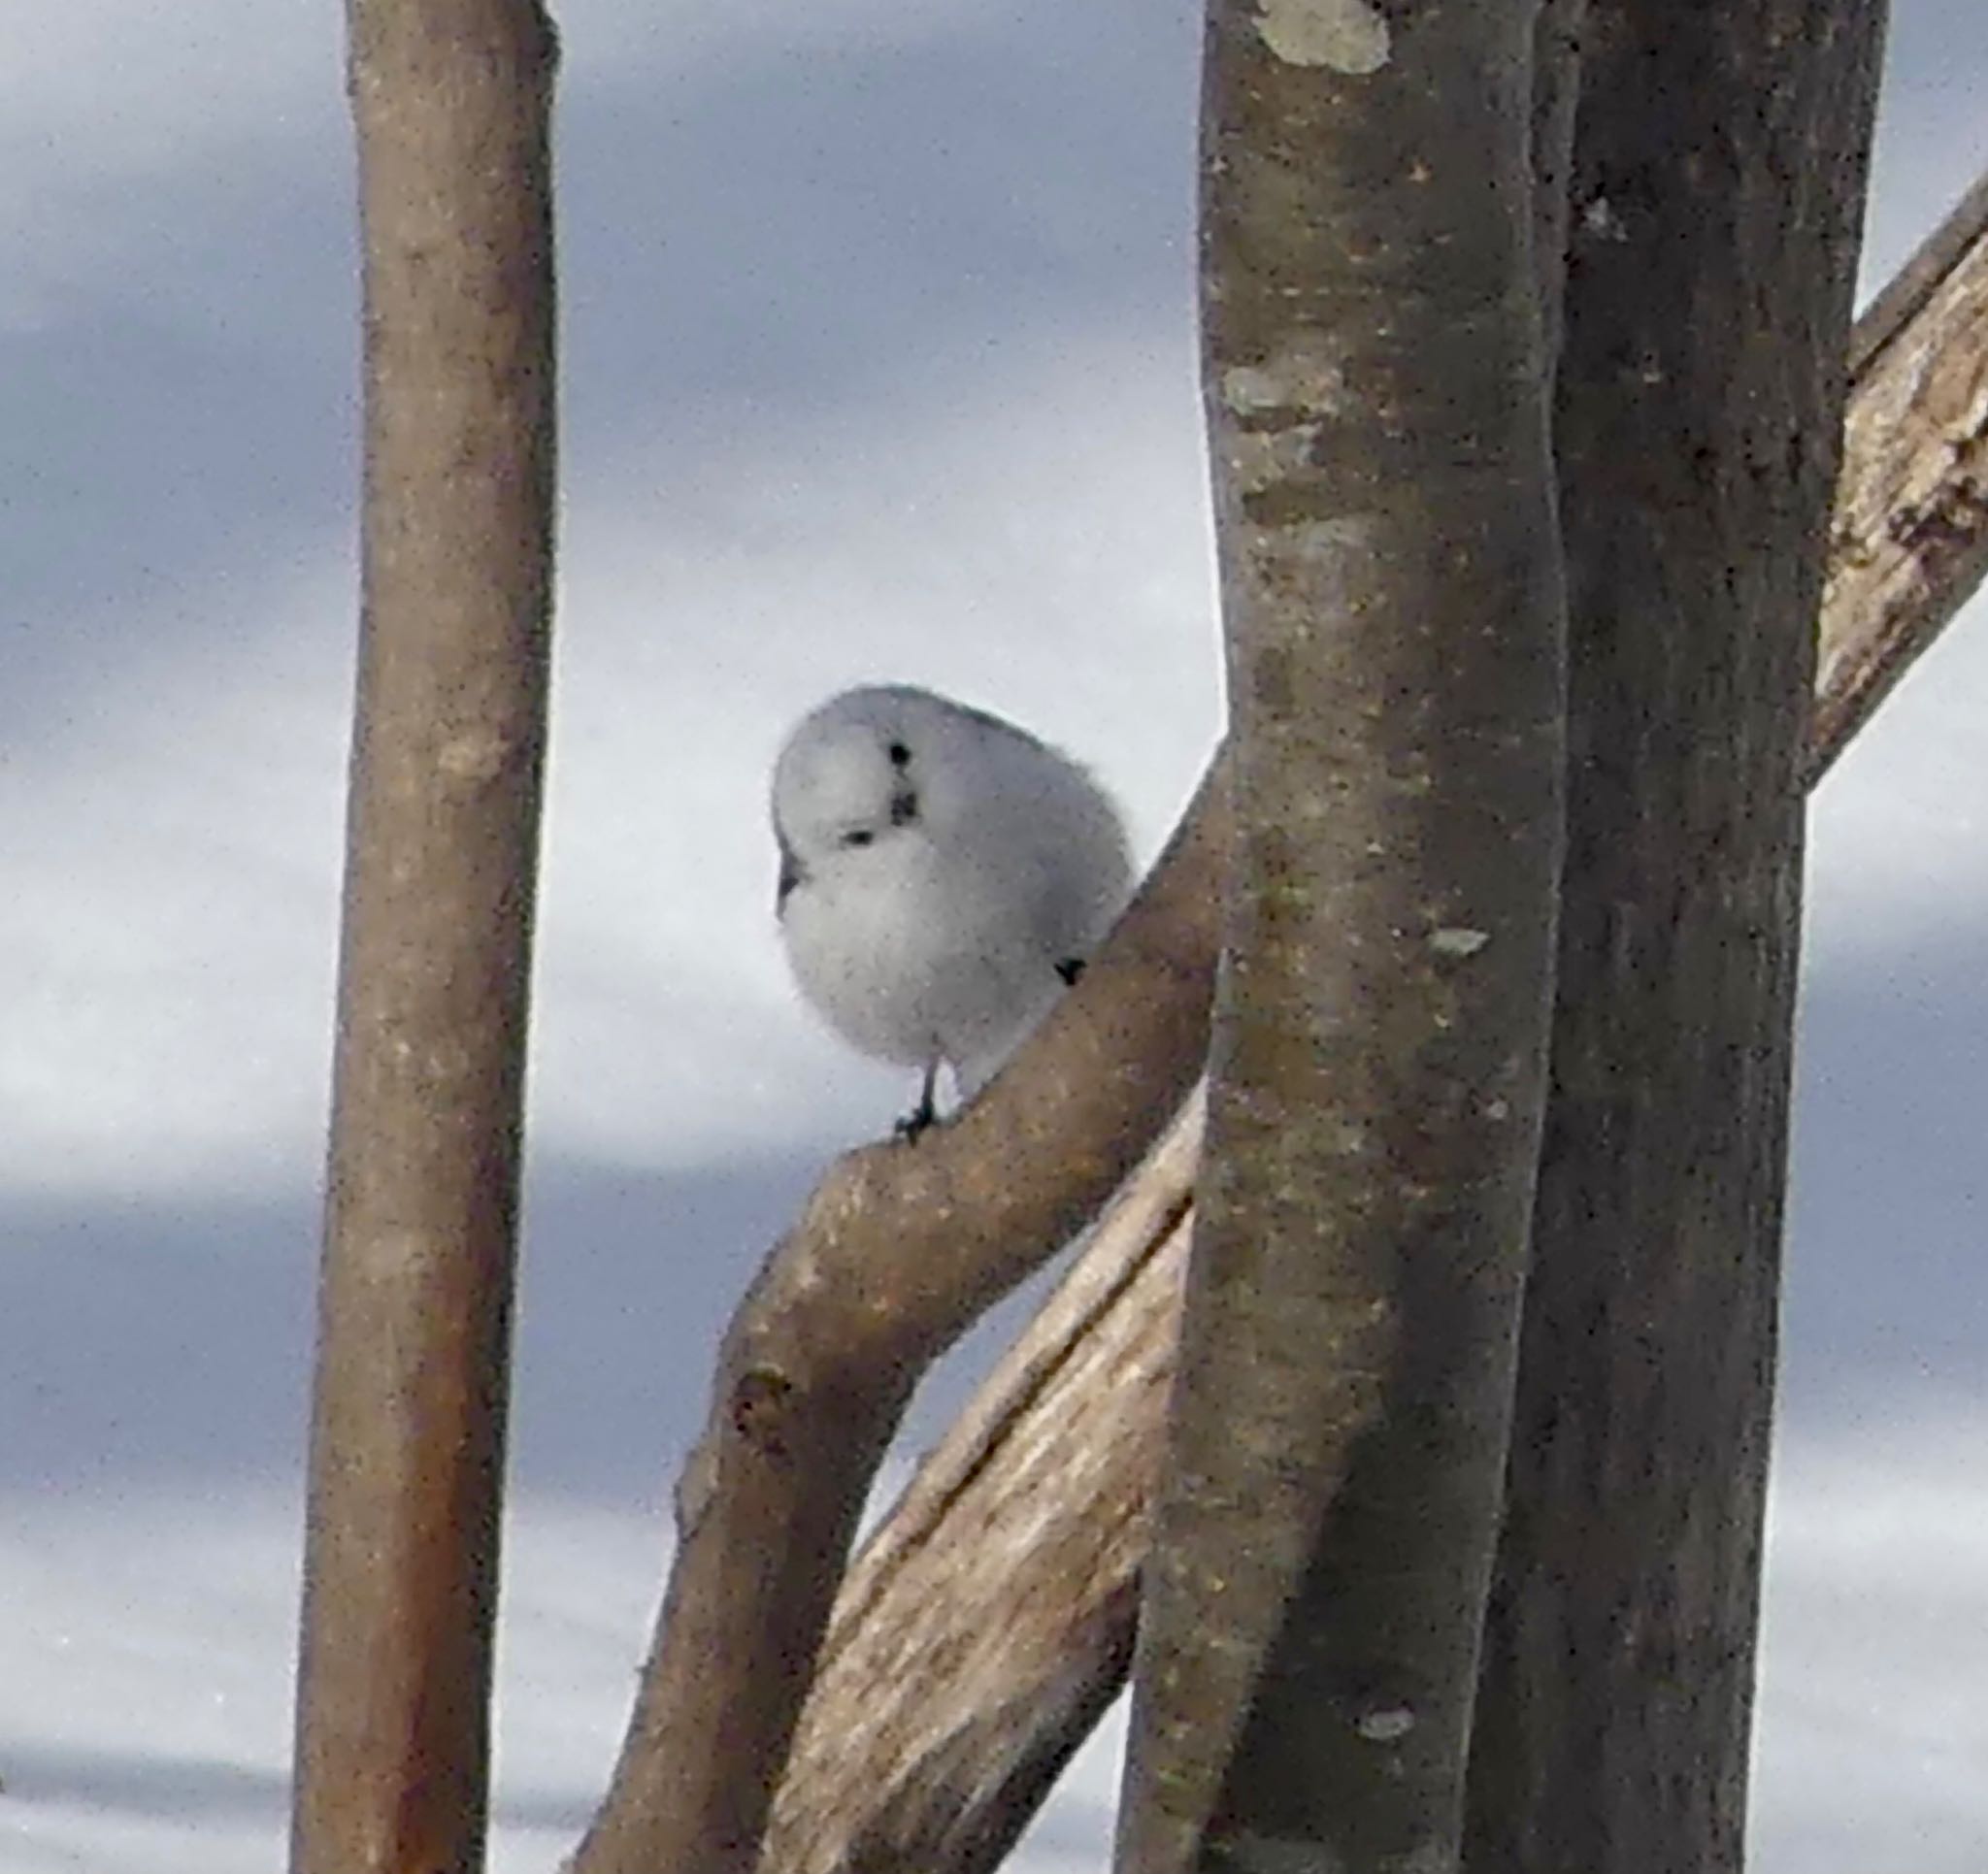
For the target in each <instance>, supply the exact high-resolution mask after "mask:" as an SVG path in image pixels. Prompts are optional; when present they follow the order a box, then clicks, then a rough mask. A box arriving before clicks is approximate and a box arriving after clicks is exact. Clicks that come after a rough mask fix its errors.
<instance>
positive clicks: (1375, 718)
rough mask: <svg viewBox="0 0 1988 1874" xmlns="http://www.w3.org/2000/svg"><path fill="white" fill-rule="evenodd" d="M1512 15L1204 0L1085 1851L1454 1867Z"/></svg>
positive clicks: (1544, 644) (1463, 1703)
mask: <svg viewBox="0 0 1988 1874" xmlns="http://www.w3.org/2000/svg"><path fill="white" fill-rule="evenodd" d="M1536 14H1537V9H1536V8H1535V7H1532V6H1512V5H1510V4H1508V0H1479V3H1475V4H1450V5H1445V6H1443V7H1441V8H1428V9H1422V10H1419V11H1416V12H1412V13H1408V14H1403V13H1401V12H1399V11H1395V12H1392V13H1391V14H1390V15H1389V16H1386V17H1383V16H1382V15H1381V14H1380V13H1379V12H1378V11H1376V10H1375V9H1374V8H1373V7H1372V6H1370V5H1368V4H1367V0H1346V3H1345V4H1342V5H1339V6H1333V7H1322V6H1318V5H1316V4H1311V3H1310V0H1287V3H1286V4H1276V0H1272V4H1268V5H1264V6H1258V5H1257V4H1256V0H1236V3H1235V4H1226V3H1224V4H1217V5H1214V6H1212V7H1211V8H1210V10H1209V39H1208V48H1207V68H1206V78H1205V86H1206V89H1205V93H1204V99H1203V116H1202V126H1203V171H1202V300H1203V331H1204V372H1205V389H1206V394H1207V403H1208V410H1209V438H1210V448H1211V453H1212V457H1213V470H1214V484H1215V508H1216V516H1217V542H1218V555H1219V559H1220V563H1221V569H1222V595H1223V611H1224V618H1225V627H1226V639H1227V644H1228V673H1229V697H1230V721H1231V742H1230V760H1231V773H1232V776H1233V782H1232V793H1233V797H1234V804H1235V805H1234V812H1235V823H1236V832H1235V838H1234V843H1233V846H1232V850H1231V857H1230V864H1229V868H1228V872H1227V878H1226V884H1225V895H1224V896H1225V904H1224V962H1223V968H1222V975H1221V980H1220V986H1219V989H1218V992H1217V997H1216V1003H1215V1015H1214V1031H1213V1048H1212V1053H1211V1056H1210V1064H1209V1084H1210V1091H1209V1148H1208V1153H1207V1157H1206V1161H1205V1168H1204V1173H1203V1177H1202V1181H1201V1186H1200V1190H1199V1195H1198V1199H1197V1218H1196V1224H1195V1237H1194V1248H1193V1253H1192V1256H1191V1258H1190V1263H1189V1273H1188V1283H1187V1299H1186V1312H1185V1317H1184V1323H1183V1328H1182V1340H1181V1354H1180V1364H1179V1370H1178V1373H1177V1375H1176V1382H1175V1387H1174V1392H1173V1397H1172V1405H1171V1416H1170V1431H1169V1453H1168V1459H1167V1464H1166V1468H1165V1471H1164V1474H1163V1477H1162V1481H1161V1485H1160V1490H1159V1496H1158V1500H1157V1504H1156V1510H1155V1522H1154V1535H1153V1548H1152V1554H1151V1558H1150V1561H1149V1563H1148V1567H1147V1572H1146V1578H1145V1583H1144V1591H1143V1603H1142V1615H1141V1630H1140V1638H1139V1657H1138V1662H1137V1666H1136V1671H1135V1679H1134V1695H1133V1720H1132V1736H1131V1745H1130V1754H1129V1758H1128V1764H1127V1772H1126V1781H1125V1793H1124V1799H1123V1803H1122V1805H1121V1811H1120V1817H1119V1828H1118V1847H1117V1859H1116V1865H1117V1866H1118V1868H1119V1869H1120V1870H1121V1874H1178V1871H1179V1870H1185V1869H1188V1868H1209V1869H1214V1868H1218V1867H1219V1868H1224V1869H1226V1868H1230V1867H1236V1866H1240V1867H1242V1868H1244V1869H1249V1868H1265V1869H1268V1868H1274V1867H1276V1868H1281V1867H1297V1866H1308V1867H1309V1866H1319V1867H1331V1868H1334V1869H1336V1870H1345V1874H1357V1871H1361V1870H1380V1869H1393V1868H1397V1867H1406V1866H1408V1865H1409V1864H1410V1863H1412V1864H1413V1865H1414V1866H1415V1867H1417V1868H1427V1869H1431V1870H1434V1869H1438V1868H1441V1867H1443V1866H1446V1865H1449V1864H1451V1862H1452V1860H1453V1858H1454V1855H1455V1850H1456V1838H1457V1829H1458V1825H1459V1822H1460V1817H1461V1810H1462V1797H1463V1774H1464V1758H1465V1746H1466V1740H1467V1735H1468V1728H1469V1717H1470V1711H1471V1705H1472V1694H1473V1689H1474V1679H1475V1663H1476V1651H1477V1634H1478V1628H1479V1625H1480V1622H1481V1619H1482V1611H1483V1597H1484V1593H1485V1588H1486V1583H1487V1580H1488V1576H1489V1571H1490V1564H1491V1557H1492V1552H1493V1547H1494V1542H1495V1533H1496V1527H1497V1518H1498V1504H1499V1492H1500V1486H1501V1483H1502V1478H1503V1471H1504V1463H1505V1437H1506V1430H1507V1423H1508V1412H1509V1405H1510V1387H1511V1370H1512V1368H1511V1363H1512V1357H1513V1352H1514V1342H1515V1332H1516V1324H1517V1309H1518V1299H1519V1294H1520V1290H1521V1287H1522V1283H1523V1274H1524V1264H1525V1253H1526V1237H1527V1223H1528V1216H1529V1212H1530V1208H1531V1202H1532V1192H1533V1174H1534V1166H1535V1162H1536V1156H1537V1149H1538V1143H1539V1121H1540V1114H1541V1105H1542V1102H1543V1100H1544V1094H1545V1076H1546V1068H1545V1047H1546V1036H1547V1028H1548V1017H1549V1012H1550V1008H1551V968H1552V957H1553V911H1554V901H1555V890H1556V881H1557V875H1558V864H1559V850H1560V818H1561V815H1560V777H1561V771H1562V763H1563V742H1562V707H1563V689H1562V665H1563V660H1562V640H1563V631H1564V619H1563V616H1562V609H1561V587H1560V572H1559V554H1558V548H1557V542H1556V539H1555V533H1554V524H1553V504H1552V479H1551V466H1550V460H1549V454H1548V448H1547V435H1546V407H1547V394H1548V388H1549V383H1550V374H1549V371H1548V368H1547V364H1546V360H1545V356H1544V350H1543V339H1542V331H1541V316H1540V311H1539V297H1538V289H1537V283H1536V277H1535V270H1534V235H1533V216H1534V191H1533V186H1532V169H1531V162H1532V157H1531V145H1532V137H1533V113H1534V89H1533V80H1532V72H1533V31H1534V25H1535V18H1536Z"/></svg>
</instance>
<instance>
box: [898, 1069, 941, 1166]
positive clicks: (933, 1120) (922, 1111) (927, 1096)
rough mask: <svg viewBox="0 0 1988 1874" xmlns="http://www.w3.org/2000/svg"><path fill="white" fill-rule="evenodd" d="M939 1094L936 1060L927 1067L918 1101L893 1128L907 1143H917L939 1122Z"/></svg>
mask: <svg viewBox="0 0 1988 1874" xmlns="http://www.w3.org/2000/svg"><path fill="white" fill-rule="evenodd" d="M938 1095H939V1063H938V1062H937V1061H934V1062H933V1063H932V1065H931V1066H930V1067H929V1068H927V1069H925V1083H924V1085H923V1086H922V1087H920V1088H919V1090H918V1103H917V1104H916V1105H915V1106H913V1107H912V1108H911V1111H910V1112H908V1113H907V1114H905V1116H904V1117H903V1118H902V1119H900V1120H899V1121H898V1122H897V1125H896V1126H895V1127H893V1128H892V1130H893V1131H894V1132H895V1133H896V1134H897V1135H898V1137H900V1138H901V1139H903V1140H904V1142H905V1143H906V1144H907V1145H911V1144H913V1143H915V1142H916V1141H917V1139H918V1137H919V1136H920V1135H921V1134H924V1133H927V1132H929V1131H930V1130H931V1129H932V1128H933V1127H934V1126H936V1125H937V1124H938V1123H939V1099H938Z"/></svg>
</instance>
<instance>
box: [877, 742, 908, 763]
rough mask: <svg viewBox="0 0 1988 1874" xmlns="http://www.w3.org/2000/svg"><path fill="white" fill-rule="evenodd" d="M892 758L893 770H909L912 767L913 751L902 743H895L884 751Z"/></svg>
mask: <svg viewBox="0 0 1988 1874" xmlns="http://www.w3.org/2000/svg"><path fill="white" fill-rule="evenodd" d="M883 752H884V753H885V754H886V755H888V756H889V757H890V765H891V766H892V767H893V768H909V767H910V766H911V750H910V749H909V748H907V747H906V746H905V744H904V743H903V742H901V741H894V742H892V743H891V744H890V746H889V747H888V748H886V749H885V750H884V751H883Z"/></svg>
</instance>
